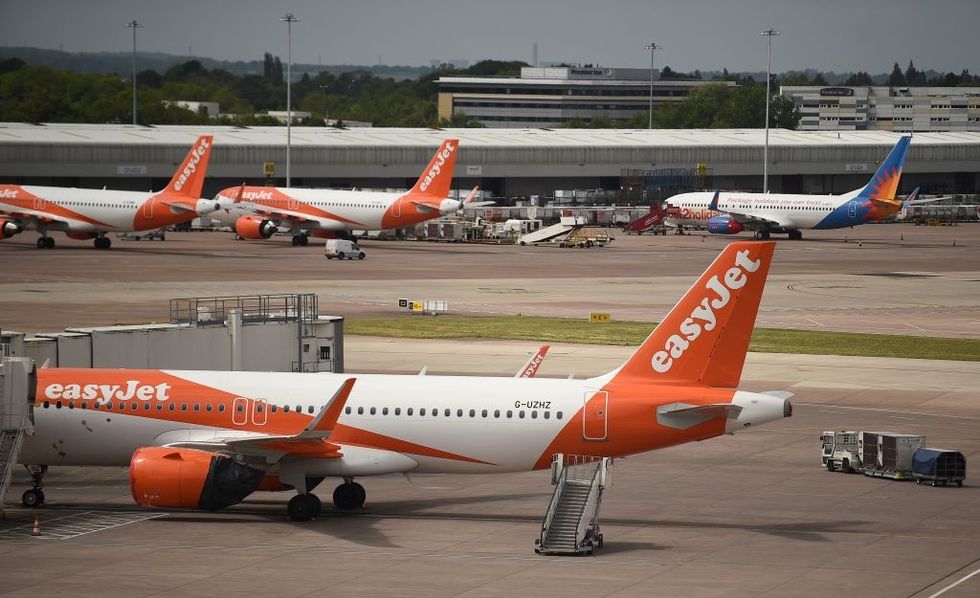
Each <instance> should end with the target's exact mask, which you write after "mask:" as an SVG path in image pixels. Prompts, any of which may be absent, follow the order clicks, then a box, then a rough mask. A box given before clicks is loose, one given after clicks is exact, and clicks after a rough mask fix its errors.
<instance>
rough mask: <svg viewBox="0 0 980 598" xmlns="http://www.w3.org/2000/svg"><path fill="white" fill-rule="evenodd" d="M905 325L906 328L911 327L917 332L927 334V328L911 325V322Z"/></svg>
mask: <svg viewBox="0 0 980 598" xmlns="http://www.w3.org/2000/svg"><path fill="white" fill-rule="evenodd" d="M905 325H906V326H909V327H911V328H915V329H916V330H919V331H921V332H926V329H925V328H920V327H918V326H916V325H915V324H911V323H909V322H905Z"/></svg>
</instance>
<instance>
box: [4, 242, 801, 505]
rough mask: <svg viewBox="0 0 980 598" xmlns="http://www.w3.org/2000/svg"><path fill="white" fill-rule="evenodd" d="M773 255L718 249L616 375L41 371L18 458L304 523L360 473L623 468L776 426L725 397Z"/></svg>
mask: <svg viewBox="0 0 980 598" xmlns="http://www.w3.org/2000/svg"><path fill="white" fill-rule="evenodd" d="M773 245H774V244H773V243H771V242H751V241H749V242H736V243H732V244H730V245H729V246H728V247H727V248H726V249H725V250H724V251H722V253H721V254H720V255H719V256H718V258H717V259H715V261H714V262H713V263H712V264H711V266H710V267H709V268H708V269H707V271H705V272H704V274H703V275H702V276H701V277H700V278H699V279H698V280H697V281H696V282H695V283H694V285H693V286H692V287H691V289H690V290H689V291H688V292H687V294H686V295H685V296H684V297H683V298H682V299H681V300H680V302H679V303H678V304H677V305H676V306H675V307H674V308H673V309H672V310H671V312H670V313H669V314H668V315H667V316H666V317H665V318H664V320H663V321H662V322H661V323H660V324H659V325H658V326H657V328H656V329H655V330H654V331H653V332H652V333H651V334H650V336H649V337H648V338H647V339H646V340H645V341H644V342H643V344H642V345H641V346H640V347H639V348H638V349H637V350H636V352H635V353H634V354H633V355H632V356H631V357H630V358H629V359H628V360H627V361H626V363H625V364H623V365H622V366H621V367H619V368H617V369H616V370H614V371H612V372H609V373H608V374H605V375H602V376H598V377H595V378H589V379H584V380H573V379H567V380H566V379H542V378H535V377H513V378H497V377H464V376H427V375H426V376H418V375H378V374H363V375H347V374H300V373H296V374H293V373H269V372H219V371H168V370H89V369H41V370H39V371H38V372H37V388H36V394H35V396H36V404H35V406H34V414H35V427H36V434H35V435H34V436H33V437H31V438H29V439H27V441H26V442H25V444H24V448H23V451H22V453H21V460H22V462H24V463H30V464H44V465H102V466H129V467H130V478H131V482H132V492H133V497H134V499H135V500H136V502H137V503H138V504H140V505H144V506H153V507H163V508H180V507H188V508H206V509H216V508H221V507H225V506H228V505H231V504H234V503H237V502H239V501H241V500H242V499H244V498H245V497H246V496H248V494H250V493H251V492H253V491H255V490H260V489H262V490H272V489H280V490H285V489H292V490H294V491H295V492H296V493H297V494H296V496H294V497H293V498H292V500H291V501H290V503H289V515H290V517H291V518H293V519H296V520H302V519H308V518H310V517H313V516H315V515H316V513H317V512H318V511H319V509H320V501H319V499H318V498H317V497H316V495H314V494H313V493H312V490H313V489H314V488H315V487H316V486H317V485H318V484H319V483H320V482H321V481H322V480H323V479H324V478H326V477H339V478H343V480H344V482H343V483H342V484H340V485H339V486H338V487H337V489H336V490H335V491H334V495H333V499H334V503H335V504H336V506H337V507H338V508H341V509H350V508H357V507H359V506H361V505H362V504H363V503H364V500H365V496H366V493H365V491H364V488H363V487H362V486H361V485H360V484H357V483H355V482H354V481H353V479H354V478H355V477H363V476H371V475H380V474H390V473H398V472H439V473H503V472H517V471H527V470H536V469H544V468H547V467H548V466H549V463H550V462H551V459H552V456H553V455H554V454H556V453H564V454H577V455H591V456H597V457H598V456H602V457H620V456H624V455H632V454H636V453H642V452H645V451H650V450H654V449H659V448H664V447H668V446H673V445H678V444H682V443H685V442H691V441H695V440H704V439H707V438H711V437H714V436H719V435H721V434H725V433H730V432H734V431H736V430H741V429H743V428H745V427H748V426H755V425H758V424H761V423H765V422H768V421H772V420H777V419H781V418H783V417H786V416H789V415H790V414H791V407H790V404H789V402H788V400H787V398H788V396H789V393H779V392H774V393H771V394H765V393H763V394H759V393H753V392H745V391H741V390H737V388H736V387H737V385H738V383H739V378H740V376H741V373H742V366H743V364H744V361H745V355H746V351H747V348H748V343H749V337H750V336H751V334H752V328H753V325H754V322H755V317H756V313H757V311H758V308H759V302H760V300H761V297H762V291H763V288H764V286H765V281H766V276H767V274H768V271H769V265H770V263H771V261H772V255H773ZM32 492H39V490H38V489H34V490H28V491H27V493H25V503H26V502H29V501H28V498H30V501H33V502H37V495H32V497H28V496H27V495H28V494H29V493H32ZM42 497H43V495H42Z"/></svg>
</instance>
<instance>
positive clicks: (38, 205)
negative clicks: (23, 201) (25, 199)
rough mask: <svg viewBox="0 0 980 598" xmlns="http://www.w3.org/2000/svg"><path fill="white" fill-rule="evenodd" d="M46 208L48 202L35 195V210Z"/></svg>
mask: <svg viewBox="0 0 980 598" xmlns="http://www.w3.org/2000/svg"><path fill="white" fill-rule="evenodd" d="M46 207H48V200H46V199H44V198H43V197H38V196H37V195H35V196H34V209H35V210H43V209H44V208H46Z"/></svg>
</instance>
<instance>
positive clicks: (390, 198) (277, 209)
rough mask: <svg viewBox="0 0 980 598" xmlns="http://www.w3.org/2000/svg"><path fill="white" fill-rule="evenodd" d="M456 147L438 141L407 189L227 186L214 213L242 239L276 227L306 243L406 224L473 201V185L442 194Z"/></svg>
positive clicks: (446, 189) (262, 235) (452, 141)
mask: <svg viewBox="0 0 980 598" xmlns="http://www.w3.org/2000/svg"><path fill="white" fill-rule="evenodd" d="M458 153H459V140H458V139H447V140H445V141H443V142H442V145H440V146H439V149H438V150H436V153H435V155H434V156H432V160H430V161H429V164H428V166H426V168H425V170H424V171H423V172H422V176H420V177H419V179H418V181H416V183H415V186H414V187H412V189H411V190H409V191H408V192H407V193H388V192H375V191H349V190H339V189H302V188H294V187H258V186H247V185H243V186H240V187H229V188H227V189H224V190H222V191H220V192H219V193H218V196H217V197H216V198H215V199H217V200H218V201H219V202H221V203H222V205H223V206H224V207H225V212H224V213H221V214H218V216H217V219H218V220H219V221H221V222H223V223H224V224H226V225H228V226H233V227H234V228H235V232H236V233H237V234H238V236H239V237H241V238H244V239H268V238H269V237H271V236H272V235H273V234H275V233H276V232H277V231H278V230H280V229H284V230H289V231H292V233H293V245H307V244H308V243H309V235H313V236H315V237H325V238H337V237H340V238H350V237H351V231H355V230H363V231H371V230H385V229H391V228H401V227H403V226H412V225H414V224H418V223H419V222H424V221H426V220H432V219H434V218H439V217H441V216H446V215H448V214H453V213H455V212H457V211H459V210H462V209H463V208H464V207H465V206H466V205H467V204H470V205H472V206H473V207H476V205H477V204H472V203H471V202H472V199H473V197H474V196H475V194H476V189H473V191H472V192H471V193H470V194H469V196H468V197H467V198H466V199H464V200H463V201H456V200H454V199H449V198H448V195H449V189H450V183H452V179H453V170H454V168H455V166H456V156H457V154H458ZM479 205H485V204H479Z"/></svg>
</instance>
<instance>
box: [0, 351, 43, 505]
mask: <svg viewBox="0 0 980 598" xmlns="http://www.w3.org/2000/svg"><path fill="white" fill-rule="evenodd" d="M34 376H35V374H34V363H33V361H31V360H30V359H25V358H23V357H13V358H10V357H5V358H2V359H0V506H2V505H3V500H4V496H6V494H7V488H8V487H9V486H10V477H11V475H13V471H14V468H16V467H17V460H18V457H19V456H20V447H21V445H22V444H23V442H24V436H27V435H30V434H33V433H34V426H33V423H32V416H33V414H32V413H31V409H32V406H33V404H34V396H33V394H34V385H35V379H34ZM2 513H3V510H2V508H0V514H2Z"/></svg>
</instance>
